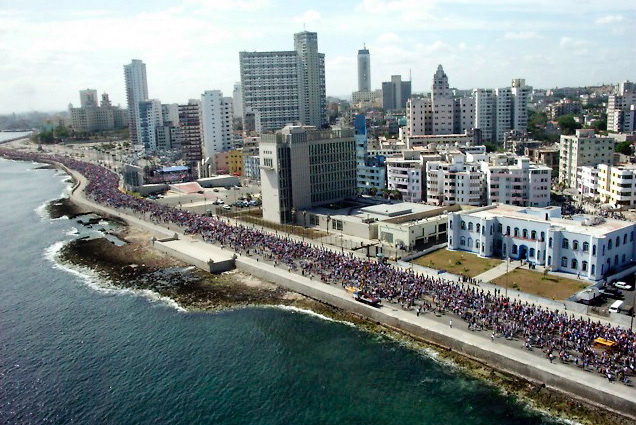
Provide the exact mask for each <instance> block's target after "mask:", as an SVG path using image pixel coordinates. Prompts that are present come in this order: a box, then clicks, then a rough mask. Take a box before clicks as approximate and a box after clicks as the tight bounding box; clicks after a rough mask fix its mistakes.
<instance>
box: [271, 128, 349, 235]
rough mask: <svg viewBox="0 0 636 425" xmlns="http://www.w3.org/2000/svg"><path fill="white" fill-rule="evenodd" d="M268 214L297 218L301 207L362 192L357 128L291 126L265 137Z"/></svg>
mask: <svg viewBox="0 0 636 425" xmlns="http://www.w3.org/2000/svg"><path fill="white" fill-rule="evenodd" d="M259 151H260V166H261V191H262V198H263V218H264V219H265V220H267V221H271V222H275V223H284V222H289V221H292V220H293V214H294V213H295V212H296V211H299V210H301V209H303V210H305V209H310V208H313V207H315V206H318V205H324V204H329V203H336V202H339V201H342V200H344V199H345V198H349V197H355V196H356V150H355V139H354V134H353V129H341V130H317V129H315V128H312V127H301V126H286V127H284V128H283V129H282V130H280V131H278V132H276V133H275V134H263V135H262V136H261V144H260V147H259Z"/></svg>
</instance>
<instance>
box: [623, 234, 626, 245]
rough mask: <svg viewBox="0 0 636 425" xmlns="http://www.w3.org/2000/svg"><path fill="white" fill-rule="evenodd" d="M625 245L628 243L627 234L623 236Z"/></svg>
mask: <svg viewBox="0 0 636 425" xmlns="http://www.w3.org/2000/svg"><path fill="white" fill-rule="evenodd" d="M623 243H624V244H626V243H627V233H625V234H624V235H623Z"/></svg>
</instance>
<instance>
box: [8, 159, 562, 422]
mask: <svg viewBox="0 0 636 425" xmlns="http://www.w3.org/2000/svg"><path fill="white" fill-rule="evenodd" d="M34 168H35V165H34V164H29V163H19V162H11V161H6V160H4V159H0V235H1V237H2V244H3V248H2V256H1V257H0V262H1V266H2V279H1V280H0V346H1V347H2V348H1V349H0V423H2V424H5V423H6V424H43V423H51V424H70V423H79V424H156V423H160V424H400V425H405V424H461V425H473V424H549V423H554V421H553V420H552V419H550V418H547V417H544V416H542V415H540V414H538V413H536V412H533V411H529V410H528V409H526V408H524V407H523V406H522V405H521V404H519V403H517V402H515V401H514V400H513V399H511V398H508V397H504V396H502V395H500V394H499V393H498V391H497V390H496V389H494V388H492V387H489V386H486V385H484V384H483V383H481V382H480V381H477V380H474V379H471V378H469V377H466V376H464V375H463V374H462V373H461V372H459V371H458V370H456V369H455V368H454V367H452V366H449V365H445V364H442V363H440V362H438V361H435V360H434V359H433V358H432V357H430V356H429V355H427V354H426V353H423V352H418V351H414V350H411V349H408V348H406V347H404V346H402V345H400V344H399V343H398V342H395V341H392V340H389V339H386V338H383V337H381V336H377V335H373V334H370V333H367V332H363V331H360V330H358V329H356V328H355V327H353V326H350V325H347V324H343V323H338V322H333V321H328V320H324V319H322V318H320V317H316V316H315V315H311V314H305V313H302V312H298V311H293V310H289V309H287V310H285V309H278V308H254V309H242V310H237V311H229V312H224V313H215V314H212V313H187V312H183V311H179V310H178V309H176V308H175V307H174V305H172V304H171V303H169V302H166V301H165V300H161V299H157V298H156V297H152V296H148V294H147V293H146V294H139V293H133V292H131V291H127V290H117V289H116V288H109V287H108V285H107V284H106V283H105V282H100V281H99V280H98V279H96V278H95V277H94V276H91V274H90V273H86V274H83V273H79V272H78V271H75V272H74V273H73V272H71V271H69V270H68V269H64V268H63V267H60V265H57V264H56V263H55V261H52V260H51V259H50V258H52V257H53V253H54V251H55V250H56V249H58V248H59V246H60V245H61V243H63V242H64V241H66V240H68V239H70V237H71V236H68V235H70V234H71V233H72V230H73V227H75V226H77V224H76V223H74V222H72V221H69V220H66V219H57V220H51V219H49V218H47V217H46V216H45V215H43V214H41V213H40V214H39V213H38V212H41V211H42V209H41V208H38V207H39V206H41V205H43V203H44V202H45V201H46V200H47V199H54V198H57V197H59V194H60V193H62V192H63V190H64V187H65V184H64V183H63V180H64V178H65V177H64V176H62V175H60V174H58V173H57V172H56V171H54V170H34Z"/></svg>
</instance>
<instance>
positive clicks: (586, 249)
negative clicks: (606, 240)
mask: <svg viewBox="0 0 636 425" xmlns="http://www.w3.org/2000/svg"><path fill="white" fill-rule="evenodd" d="M589 250H590V244H589V242H583V252H588V251H589Z"/></svg>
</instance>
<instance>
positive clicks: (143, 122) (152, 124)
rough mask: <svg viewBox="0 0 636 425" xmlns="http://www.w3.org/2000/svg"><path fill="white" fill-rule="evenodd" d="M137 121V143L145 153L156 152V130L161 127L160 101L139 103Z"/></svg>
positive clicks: (153, 100) (152, 100)
mask: <svg viewBox="0 0 636 425" xmlns="http://www.w3.org/2000/svg"><path fill="white" fill-rule="evenodd" d="M138 109H139V117H138V120H137V130H138V131H137V141H138V144H139V145H140V146H143V147H144V149H145V150H147V151H156V150H157V129H158V128H159V127H161V126H163V116H162V115H161V101H159V100H158V99H149V100H143V101H140V102H139V105H138Z"/></svg>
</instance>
